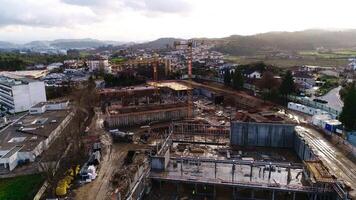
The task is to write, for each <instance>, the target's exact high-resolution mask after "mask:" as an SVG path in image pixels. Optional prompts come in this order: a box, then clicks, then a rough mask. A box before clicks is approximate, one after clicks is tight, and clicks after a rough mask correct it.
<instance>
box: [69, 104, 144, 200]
mask: <svg viewBox="0 0 356 200" xmlns="http://www.w3.org/2000/svg"><path fill="white" fill-rule="evenodd" d="M89 134H99V135H100V140H101V143H102V159H101V162H100V165H99V171H98V172H97V173H98V176H97V178H96V179H95V180H94V181H93V182H91V183H87V184H85V185H82V186H81V187H79V188H77V189H75V190H74V191H73V192H74V195H75V197H74V198H75V199H76V200H77V199H78V200H107V199H111V197H112V194H113V192H114V190H115V189H116V188H113V187H112V185H111V178H112V176H113V175H114V173H115V172H116V171H117V169H118V168H119V167H120V166H121V165H122V163H123V161H124V158H125V157H126V154H127V152H128V151H129V150H134V149H140V148H142V146H141V145H136V144H128V143H113V141H112V138H111V136H110V135H109V133H107V132H106V131H105V130H104V129H103V116H102V114H101V113H100V111H98V112H96V115H95V116H94V119H93V120H92V123H91V125H90V129H89Z"/></svg>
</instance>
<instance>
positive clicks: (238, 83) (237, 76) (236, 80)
mask: <svg viewBox="0 0 356 200" xmlns="http://www.w3.org/2000/svg"><path fill="white" fill-rule="evenodd" d="M243 85H244V77H243V76H242V73H241V71H240V70H236V71H235V73H234V74H233V76H232V86H233V88H235V89H236V90H241V89H242V87H243Z"/></svg>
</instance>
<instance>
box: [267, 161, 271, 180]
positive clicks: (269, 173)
mask: <svg viewBox="0 0 356 200" xmlns="http://www.w3.org/2000/svg"><path fill="white" fill-rule="evenodd" d="M271 173H272V165H271V163H270V164H269V172H268V180H270V179H271Z"/></svg>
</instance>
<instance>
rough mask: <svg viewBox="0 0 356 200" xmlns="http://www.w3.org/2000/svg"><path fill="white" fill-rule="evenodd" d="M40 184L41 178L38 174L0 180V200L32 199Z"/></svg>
mask: <svg viewBox="0 0 356 200" xmlns="http://www.w3.org/2000/svg"><path fill="white" fill-rule="evenodd" d="M42 183H43V177H42V176H41V175H40V174H34V175H26V176H19V177H15V178H7V179H0V199H1V200H27V199H33V197H34V196H35V194H36V192H37V191H38V189H39V188H40V187H41V185H42Z"/></svg>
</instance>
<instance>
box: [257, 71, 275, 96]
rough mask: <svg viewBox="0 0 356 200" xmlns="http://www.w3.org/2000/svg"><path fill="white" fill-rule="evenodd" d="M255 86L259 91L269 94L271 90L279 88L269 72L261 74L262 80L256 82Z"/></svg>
mask: <svg viewBox="0 0 356 200" xmlns="http://www.w3.org/2000/svg"><path fill="white" fill-rule="evenodd" d="M257 85H258V87H259V88H260V89H262V90H263V89H264V90H267V92H270V91H271V90H272V89H276V88H278V86H279V84H278V81H277V79H275V78H274V75H273V73H272V72H270V71H265V72H263V74H262V78H261V80H259V81H258V82H257Z"/></svg>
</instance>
